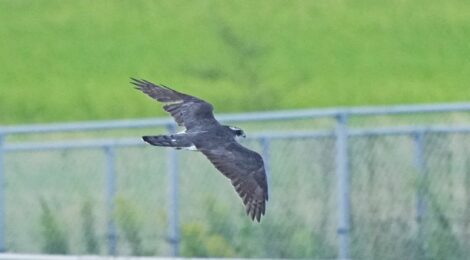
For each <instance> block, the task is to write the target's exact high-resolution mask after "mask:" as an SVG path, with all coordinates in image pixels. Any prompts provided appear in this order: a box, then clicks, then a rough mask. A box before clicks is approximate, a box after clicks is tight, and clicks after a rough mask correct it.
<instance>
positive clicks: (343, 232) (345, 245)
mask: <svg viewBox="0 0 470 260" xmlns="http://www.w3.org/2000/svg"><path fill="white" fill-rule="evenodd" d="M336 120H337V121H336V122H337V124H336V177H337V181H338V214H339V215H338V230H337V233H338V237H339V251H338V256H339V259H350V255H349V231H350V229H349V221H350V192H349V190H350V177H349V159H348V125H347V124H348V115H347V114H346V113H340V114H338V115H337V118H336Z"/></svg>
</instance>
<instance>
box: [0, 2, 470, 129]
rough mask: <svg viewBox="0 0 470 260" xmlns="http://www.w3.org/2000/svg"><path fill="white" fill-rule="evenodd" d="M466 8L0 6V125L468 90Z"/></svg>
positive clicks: (444, 96)
mask: <svg viewBox="0 0 470 260" xmlns="http://www.w3.org/2000/svg"><path fill="white" fill-rule="evenodd" d="M469 13H470V2H469V1H464V0H451V1H438V0H428V1H423V0H415V1H411V0H397V1H373V0H360V1H341V0H332V1H285V0H262V1H215V0H214V1H183V0H178V1H173V0H171V1H170V0H168V1H167V0H165V1H131V0H126V1H91V0H81V1H62V0H60V1H59V0H57V1H26V0H18V1H17V0H14V1H13V0H2V1H0V22H1V26H0V35H1V37H0V43H1V44H0V68H1V69H2V72H1V73H0V111H1V113H0V124H15V123H33V122H55V121H77V120H95V119H118V118H133V117H139V118H141V117H152V116H163V112H162V111H161V109H159V105H158V104H156V103H154V102H151V101H150V100H149V99H148V98H147V97H145V96H144V95H142V94H141V93H139V92H138V91H134V90H133V89H132V88H131V85H130V84H129V83H128V82H129V77H131V76H133V77H138V78H145V79H147V80H150V81H154V82H159V83H163V84H165V85H168V86H171V87H173V88H176V89H178V90H181V91H183V92H188V93H191V94H193V95H196V96H198V97H201V98H204V99H206V100H208V101H210V102H212V103H213V104H214V105H215V106H216V112H219V113H220V112H241V111H261V110H277V109H296V108H312V107H325V106H349V105H369V104H395V103H429V102H452V101H466V100H468V99H469V98H470V89H469V83H470V62H469V57H470V44H469V43H470V15H468V14H469Z"/></svg>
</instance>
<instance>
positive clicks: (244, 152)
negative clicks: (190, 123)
mask: <svg viewBox="0 0 470 260" xmlns="http://www.w3.org/2000/svg"><path fill="white" fill-rule="evenodd" d="M198 150H200V151H201V152H202V153H203V154H204V155H205V156H206V157H207V158H208V159H209V160H210V161H211V162H212V164H213V165H214V166H215V167H216V168H217V169H218V170H219V171H220V172H222V173H223V174H224V175H225V176H226V177H228V178H229V179H230V180H231V181H232V185H233V186H234V187H235V190H236V191H237V193H238V195H240V197H241V198H242V200H243V203H244V204H245V207H246V214H247V215H248V216H250V217H251V219H252V220H254V219H255V218H256V220H257V221H258V222H259V221H260V218H261V215H264V214H265V211H266V201H268V184H267V181H266V173H265V170H264V164H263V158H262V157H261V156H260V155H259V154H258V153H256V152H254V151H251V150H249V149H247V148H245V147H243V146H242V145H240V144H239V143H237V142H236V141H233V142H230V143H228V144H227V145H226V146H219V147H216V148H214V147H212V148H204V147H198Z"/></svg>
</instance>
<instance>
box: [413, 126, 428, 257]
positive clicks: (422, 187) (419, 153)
mask: <svg viewBox="0 0 470 260" xmlns="http://www.w3.org/2000/svg"><path fill="white" fill-rule="evenodd" d="M413 137H414V144H415V165H416V169H417V172H418V182H417V183H418V187H417V191H416V224H417V226H418V227H417V232H418V234H417V241H418V248H417V250H418V251H417V258H419V259H421V258H424V253H425V251H424V247H423V243H424V234H423V220H424V215H425V213H426V208H427V205H426V204H427V203H426V198H425V197H426V192H427V191H426V189H427V178H426V175H427V173H426V159H425V155H424V144H425V140H424V132H423V131H419V132H417V133H415V134H414V136H413Z"/></svg>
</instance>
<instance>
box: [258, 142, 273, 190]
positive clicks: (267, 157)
mask: <svg viewBox="0 0 470 260" xmlns="http://www.w3.org/2000/svg"><path fill="white" fill-rule="evenodd" d="M260 140H261V147H262V148H261V155H262V156H263V160H264V169H265V171H266V177H267V180H266V181H267V182H268V187H270V185H269V184H270V183H271V154H270V152H269V151H270V146H271V142H270V140H269V138H266V137H263V138H261V139H260Z"/></svg>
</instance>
